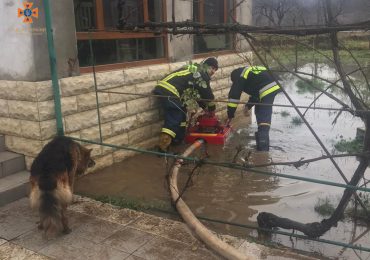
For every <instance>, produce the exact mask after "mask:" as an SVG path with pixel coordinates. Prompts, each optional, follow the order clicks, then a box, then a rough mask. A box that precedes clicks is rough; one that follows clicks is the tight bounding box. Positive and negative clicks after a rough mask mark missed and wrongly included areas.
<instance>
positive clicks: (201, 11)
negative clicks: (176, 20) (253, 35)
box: [193, 0, 236, 58]
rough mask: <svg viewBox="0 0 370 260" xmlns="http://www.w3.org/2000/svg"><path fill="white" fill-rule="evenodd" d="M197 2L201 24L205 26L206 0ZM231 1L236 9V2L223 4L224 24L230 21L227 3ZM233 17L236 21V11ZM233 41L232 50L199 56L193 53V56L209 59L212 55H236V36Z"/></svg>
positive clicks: (233, 36)
mask: <svg viewBox="0 0 370 260" xmlns="http://www.w3.org/2000/svg"><path fill="white" fill-rule="evenodd" d="M197 1H198V10H199V12H198V13H199V17H198V19H199V23H201V24H203V23H204V20H205V19H204V17H205V12H204V2H205V1H206V0H197ZM229 1H232V4H233V6H234V7H235V2H236V1H235V0H223V2H224V21H223V23H227V22H228V21H227V20H228V14H227V12H228V10H227V3H228V2H229ZM193 4H194V1H193ZM231 15H232V16H231V17H233V19H234V20H236V10H235V9H234V10H233V13H232V14H231ZM231 40H232V43H231V49H230V50H220V51H213V52H204V53H197V54H195V53H193V56H194V58H205V57H209V56H210V54H212V53H213V54H217V55H222V54H230V53H234V51H235V48H236V42H235V40H236V36H235V34H233V35H232V37H231ZM193 44H194V43H193Z"/></svg>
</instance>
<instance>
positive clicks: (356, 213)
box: [314, 192, 370, 222]
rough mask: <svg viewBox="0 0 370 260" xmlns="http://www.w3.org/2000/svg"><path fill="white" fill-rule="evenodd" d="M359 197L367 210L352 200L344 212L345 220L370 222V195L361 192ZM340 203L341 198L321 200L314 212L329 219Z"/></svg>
mask: <svg viewBox="0 0 370 260" xmlns="http://www.w3.org/2000/svg"><path fill="white" fill-rule="evenodd" d="M358 195H359V197H360V199H361V201H362V203H363V205H364V206H365V208H366V210H365V209H363V208H362V207H361V206H359V205H358V203H357V204H356V202H355V199H351V200H350V202H349V203H348V206H347V208H346V209H345V211H344V216H343V219H360V220H364V221H365V222H369V218H368V216H367V212H366V211H369V210H370V194H368V193H364V192H359V193H358ZM338 203H339V198H338V199H330V198H328V197H326V198H319V199H318V201H317V202H316V204H315V207H314V210H315V212H317V213H318V214H319V215H320V216H322V217H329V216H331V215H332V214H333V213H334V211H335V209H336V205H338ZM356 205H357V206H356Z"/></svg>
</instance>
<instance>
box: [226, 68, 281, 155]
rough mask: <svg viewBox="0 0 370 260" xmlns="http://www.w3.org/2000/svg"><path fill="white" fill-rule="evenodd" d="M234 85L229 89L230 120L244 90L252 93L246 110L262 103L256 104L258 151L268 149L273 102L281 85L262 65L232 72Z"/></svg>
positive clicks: (228, 109)
mask: <svg viewBox="0 0 370 260" xmlns="http://www.w3.org/2000/svg"><path fill="white" fill-rule="evenodd" d="M231 81H232V85H231V88H230V91H229V100H228V104H227V116H228V122H230V121H231V119H232V118H234V113H235V111H236V108H237V106H238V102H239V101H240V96H241V93H242V92H245V93H247V94H248V95H250V98H249V101H248V103H247V104H246V105H245V109H246V110H250V109H251V108H252V107H253V106H254V105H253V104H251V103H262V104H266V105H258V104H257V105H256V107H255V110H254V112H255V115H256V119H257V124H258V131H257V132H256V133H255V135H256V143H257V150H258V151H268V150H269V146H270V138H269V131H270V125H271V115H272V104H273V103H274V99H275V96H276V94H278V93H279V92H281V89H280V86H279V85H278V84H277V83H276V82H275V80H274V79H273V77H272V76H271V75H270V73H268V72H267V70H266V68H265V67H262V66H247V67H241V68H237V69H235V70H233V71H232V72H231Z"/></svg>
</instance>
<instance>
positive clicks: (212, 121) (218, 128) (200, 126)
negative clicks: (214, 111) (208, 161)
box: [185, 116, 230, 144]
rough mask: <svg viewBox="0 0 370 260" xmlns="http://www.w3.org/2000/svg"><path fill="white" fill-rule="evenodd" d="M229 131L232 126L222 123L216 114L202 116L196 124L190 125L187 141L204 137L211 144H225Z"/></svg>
mask: <svg viewBox="0 0 370 260" xmlns="http://www.w3.org/2000/svg"><path fill="white" fill-rule="evenodd" d="M229 133H230V126H224V125H221V124H220V121H219V120H218V119H217V118H216V117H215V116H212V117H206V116H200V117H198V119H197V123H196V125H195V126H193V127H190V129H189V132H188V134H187V135H186V137H185V142H186V143H194V141H196V140H198V139H204V140H205V141H206V142H207V143H209V144H224V143H225V140H226V137H227V136H228V135H229Z"/></svg>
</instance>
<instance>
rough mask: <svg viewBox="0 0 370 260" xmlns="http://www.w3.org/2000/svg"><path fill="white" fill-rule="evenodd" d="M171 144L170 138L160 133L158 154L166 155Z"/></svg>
mask: <svg viewBox="0 0 370 260" xmlns="http://www.w3.org/2000/svg"><path fill="white" fill-rule="evenodd" d="M171 142H172V137H171V136H170V135H168V134H166V133H161V135H160V136H159V143H158V149H159V152H162V153H166V152H168V147H169V146H170V144H171Z"/></svg>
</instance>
